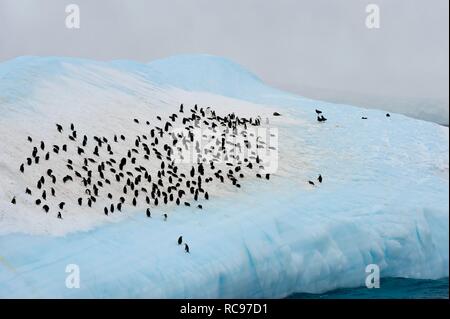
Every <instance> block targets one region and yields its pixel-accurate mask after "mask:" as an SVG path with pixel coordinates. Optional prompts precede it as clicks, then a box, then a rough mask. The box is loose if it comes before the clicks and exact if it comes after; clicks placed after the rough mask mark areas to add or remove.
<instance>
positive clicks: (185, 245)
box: [184, 244, 189, 254]
mask: <svg viewBox="0 0 450 319" xmlns="http://www.w3.org/2000/svg"><path fill="white" fill-rule="evenodd" d="M184 251H185V252H186V253H187V254H189V246H188V244H184Z"/></svg>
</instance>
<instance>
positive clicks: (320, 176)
mask: <svg viewBox="0 0 450 319" xmlns="http://www.w3.org/2000/svg"><path fill="white" fill-rule="evenodd" d="M317 180H318V181H319V183H322V180H323V178H322V175H321V174H319V177H318V178H317Z"/></svg>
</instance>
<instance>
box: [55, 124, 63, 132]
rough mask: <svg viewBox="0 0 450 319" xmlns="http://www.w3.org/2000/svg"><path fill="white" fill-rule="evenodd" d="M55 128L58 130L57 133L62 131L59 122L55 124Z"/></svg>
mask: <svg viewBox="0 0 450 319" xmlns="http://www.w3.org/2000/svg"><path fill="white" fill-rule="evenodd" d="M56 129H57V130H58V132H59V133H62V131H63V127H62V126H61V125H59V124H56Z"/></svg>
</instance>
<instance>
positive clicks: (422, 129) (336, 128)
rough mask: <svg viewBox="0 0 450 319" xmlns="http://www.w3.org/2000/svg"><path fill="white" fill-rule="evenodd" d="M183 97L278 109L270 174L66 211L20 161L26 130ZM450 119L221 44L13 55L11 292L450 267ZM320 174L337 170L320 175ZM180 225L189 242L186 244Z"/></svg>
mask: <svg viewBox="0 0 450 319" xmlns="http://www.w3.org/2000/svg"><path fill="white" fill-rule="evenodd" d="M181 103H184V104H185V105H189V106H192V105H194V104H198V105H200V106H213V107H214V108H215V109H217V110H218V111H219V112H224V113H225V112H227V113H231V112H235V113H236V114H239V115H242V116H255V115H261V117H262V118H263V119H265V118H266V117H267V118H270V125H271V126H272V127H275V128H276V129H278V132H279V138H278V145H279V163H278V171H277V173H276V174H275V175H274V176H273V178H271V180H270V182H262V181H260V180H256V179H249V180H248V181H246V182H243V185H242V186H243V187H242V189H241V190H239V191H235V190H231V189H226V188H225V189H217V190H216V196H215V197H214V198H212V200H210V201H208V202H207V203H204V206H205V208H204V210H203V211H201V212H199V211H197V210H194V209H191V208H189V207H172V208H161V209H160V210H156V211H155V213H154V216H155V217H154V218H152V219H149V218H146V217H145V213H144V211H143V210H141V209H140V208H139V209H138V208H136V209H134V210H131V209H127V210H124V212H123V213H122V214H114V216H105V215H104V214H102V212H101V211H99V212H98V214H97V213H94V214H93V213H91V212H89V213H88V212H86V211H83V210H82V209H79V210H77V211H75V212H74V213H73V214H69V213H67V214H66V215H65V218H64V219H63V220H60V219H57V218H55V216H54V215H52V216H51V215H50V214H45V213H43V212H42V210H41V209H38V208H36V207H35V205H33V203H32V202H31V201H27V200H23V199H22V198H21V196H19V195H20V194H23V192H24V189H25V187H26V185H28V184H29V183H30V182H31V180H27V177H26V176H25V175H23V174H19V170H18V168H19V164H20V162H21V161H23V159H24V158H25V157H26V154H28V153H29V145H28V144H27V141H26V138H27V136H33V137H34V138H35V139H36V140H41V139H45V140H46V141H50V142H51V141H53V140H56V139H57V138H58V136H57V132H56V131H55V123H64V124H65V125H69V123H76V124H77V127H78V128H79V129H80V130H81V131H84V132H89V133H92V134H102V135H105V136H109V135H111V134H112V130H113V128H114V129H115V130H121V131H123V132H130V131H132V130H133V127H132V125H131V121H130V119H132V118H134V117H137V118H154V117H155V116H156V115H161V114H163V115H164V114H166V115H167V114H169V113H170V112H174V111H175V110H177V109H178V106H179V105H180V104H181ZM316 108H319V109H321V110H322V111H323V112H324V114H326V116H327V118H328V121H327V122H326V123H318V122H317V120H316V113H315V109H316ZM275 111H276V112H279V113H281V114H282V116H281V117H273V116H272V114H273V112H275ZM362 117H367V119H366V120H362ZM448 133H449V132H448V128H444V127H441V126H439V125H436V124H433V123H429V122H424V121H420V120H415V119H411V118H408V117H405V116H402V115H399V114H391V117H389V118H388V117H386V116H385V112H382V111H378V110H367V109H362V108H357V107H352V106H347V105H336V104H331V103H326V102H321V101H314V100H310V99H306V98H303V97H299V96H295V95H293V94H289V93H285V92H282V91H280V90H277V89H274V88H271V87H269V86H267V85H265V84H264V83H263V82H262V81H261V80H260V79H258V78H257V77H256V76H255V75H253V74H251V73H250V72H248V71H247V70H245V69H243V68H242V67H240V66H238V65H236V64H235V63H233V62H231V61H229V60H226V59H223V58H219V57H213V56H208V55H193V56H190V55H185V56H177V57H171V58H167V59H163V60H159V61H154V62H152V63H148V64H140V63H136V62H131V61H112V62H96V61H89V60H81V59H69V58H56V57H46V58H44V57H42V58H41V57H22V58H17V59H14V60H11V61H7V62H3V63H1V64H0V137H1V139H0V149H1V153H0V179H1V181H2V183H0V297H3V298H9V297H44V298H45V297H61V298H72V297H86V298H96V297H113V298H114V297H125V298H126V297H129V298H131V297H136V298H147V297H156V298H166V297H168V298H170V297H175V298H188V297H192V298H196V297H197V298H201V297H203V298H205V297H206V298H214V297H219V298H224V297H228V298H236V297H245V298H247V297H250V298H252V297H284V296H287V295H289V294H291V293H293V292H323V291H328V290H331V289H334V288H338V287H354V286H361V285H363V284H364V282H365V279H366V273H365V269H366V266H367V265H368V264H377V265H379V267H380V269H381V275H382V276H385V277H410V278H429V279H436V278H441V277H448V269H449V268H448V267H449V264H448V253H449V246H448V243H449V197H448V196H449V195H448V192H449V141H448ZM58 169H61V168H59V167H56V168H55V170H58ZM318 174H321V175H322V176H323V177H324V182H323V183H322V184H320V186H318V187H312V186H310V185H309V184H308V180H311V179H315V178H316V177H317V175H318ZM14 195H18V199H17V205H14V206H12V205H11V204H10V202H11V198H12V197H13V196H14ZM63 195H64V196H68V197H69V196H70V195H71V193H70V189H67V190H65V191H64V194H63ZM22 197H23V196H22ZM163 213H169V215H170V218H169V220H168V221H167V222H164V221H163V219H162V217H161V215H162V214H163ZM180 234H182V235H183V237H184V238H185V239H186V240H187V241H189V243H190V248H191V253H190V254H185V253H184V251H183V250H182V249H180V247H178V245H177V243H176V240H177V238H178V236H179V235H180ZM69 264H76V265H78V266H79V269H80V288H78V289H76V288H75V289H69V288H67V287H66V278H67V276H68V274H67V273H66V266H67V265H69Z"/></svg>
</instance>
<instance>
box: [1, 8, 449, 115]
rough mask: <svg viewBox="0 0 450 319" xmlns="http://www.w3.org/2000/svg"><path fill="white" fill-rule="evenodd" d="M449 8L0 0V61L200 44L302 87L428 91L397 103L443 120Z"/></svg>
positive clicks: (159, 53) (123, 54)
mask: <svg viewBox="0 0 450 319" xmlns="http://www.w3.org/2000/svg"><path fill="white" fill-rule="evenodd" d="M70 3H76V4H78V5H79V6H80V10H81V28H80V29H79V30H69V29H67V28H66V27H65V23H64V21H65V17H66V13H65V6H66V5H67V4H70ZM369 3H376V4H378V5H379V7H380V10H381V12H380V18H381V19H380V22H381V28H380V29H368V28H366V25H365V19H366V16H367V13H366V12H365V7H366V5H367V4H369ZM448 11H449V1H448V0H372V1H366V0H308V1H307V0H220V1H219V0H128V1H120V0H95V1H92V0H68V1H64V0H0V61H3V60H6V59H10V58H14V57H16V56H20V55H59V56H77V57H84V58H91V59H98V60H110V59H132V60H138V61H145V62H147V61H151V60H154V59H156V58H161V57H166V56H169V55H174V54H180V53H209V54H214V55H220V56H224V57H227V58H230V59H232V60H235V61H236V62H238V63H240V64H242V65H244V66H245V67H247V68H248V69H250V70H251V71H253V72H254V73H256V74H257V75H258V76H260V77H261V78H262V79H264V80H265V81H266V82H268V83H269V84H271V85H274V86H276V87H279V88H282V89H286V90H289V91H293V92H296V93H299V94H301V95H305V96H311V97H324V98H327V99H330V100H336V101H343V102H349V103H351V102H354V104H361V103H362V104H367V106H373V105H371V104H377V103H380V104H383V103H381V102H380V101H379V99H380V97H383V98H384V97H395V98H397V100H398V99H400V100H401V99H402V98H408V99H411V98H420V99H430V100H433V101H437V102H435V104H436V105H435V104H433V103H434V102H433V103H428V104H429V105H427V106H426V108H427V109H426V110H423V109H422V110H416V109H415V110H408V109H403V110H402V109H401V108H400V109H399V110H400V111H403V112H404V113H408V112H409V111H410V112H422V113H423V112H431V113H433V116H434V117H436V119H435V120H436V121H440V120H439V116H440V114H441V113H442V112H446V114H445V116H444V118H445V117H446V121H447V122H448V109H447V108H446V107H445V108H443V105H442V103H444V104H445V103H446V105H447V106H448V96H449V93H448V85H449V75H448V68H449V63H448V61H449V60H448V56H449V42H448V37H449V34H448V33H449V29H448V28H449V17H448ZM358 96H359V98H358ZM361 96H364V97H365V98H364V97H361ZM371 97H376V98H377V99H378V102H375V100H374V99H372V98H371ZM439 101H440V102H439ZM385 104H386V106H382V107H384V108H388V109H389V107H391V108H392V110H393V111H396V109H395V107H396V106H395V105H394V106H389V103H385ZM400 104H401V103H400ZM406 104H408V103H406ZM437 104H439V105H437ZM430 105H431V106H430ZM444 106H445V105H444ZM408 107H409V106H407V105H406V106H405V105H404V106H403V108H408ZM420 107H421V106H420V103H419V106H417V105H416V106H414V108H419V109H420ZM397 108H399V107H398V106H397ZM413 115H414V114H413ZM441 122H442V121H441Z"/></svg>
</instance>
